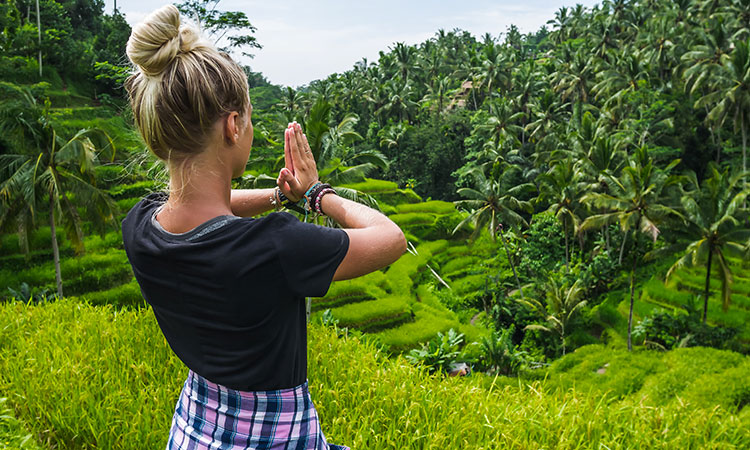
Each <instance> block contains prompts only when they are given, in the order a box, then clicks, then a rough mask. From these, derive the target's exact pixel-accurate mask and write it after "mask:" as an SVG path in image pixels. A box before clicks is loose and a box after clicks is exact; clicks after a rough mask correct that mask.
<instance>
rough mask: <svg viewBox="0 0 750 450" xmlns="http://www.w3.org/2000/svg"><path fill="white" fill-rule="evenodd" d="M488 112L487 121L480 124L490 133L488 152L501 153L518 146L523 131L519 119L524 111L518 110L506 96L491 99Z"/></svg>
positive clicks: (486, 147) (486, 145)
mask: <svg viewBox="0 0 750 450" xmlns="http://www.w3.org/2000/svg"><path fill="white" fill-rule="evenodd" d="M488 113H489V116H488V118H487V121H486V122H485V123H483V124H481V125H479V128H480V129H481V130H484V131H486V132H488V134H489V139H488V140H487V142H486V143H485V149H486V150H489V152H488V153H489V154H498V155H501V154H502V153H503V150H505V149H508V148H509V147H516V146H518V145H519V144H520V143H521V141H520V140H519V139H518V136H519V135H520V134H521V133H522V132H523V129H522V128H521V127H520V126H519V125H518V121H519V120H521V118H523V113H522V112H520V111H516V108H515V106H514V105H513V102H512V101H511V100H509V99H507V98H504V97H503V98H499V99H496V100H494V99H493V100H491V101H489V102H488Z"/></svg>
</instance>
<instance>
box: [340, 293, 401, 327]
mask: <svg viewBox="0 0 750 450" xmlns="http://www.w3.org/2000/svg"><path fill="white" fill-rule="evenodd" d="M331 315H332V316H333V317H335V318H336V320H337V321H338V323H339V325H340V326H342V327H348V328H349V327H350V328H356V329H358V330H361V331H368V332H375V331H378V330H381V329H384V328H390V327H393V326H396V325H398V324H400V323H403V322H405V321H407V320H409V319H411V316H412V314H411V311H410V310H409V304H408V302H407V301H406V300H405V299H403V298H399V297H385V298H380V299H377V300H370V301H363V302H358V303H350V304H347V305H344V306H339V307H337V308H333V309H331Z"/></svg>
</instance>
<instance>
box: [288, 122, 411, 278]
mask: <svg viewBox="0 0 750 450" xmlns="http://www.w3.org/2000/svg"><path fill="white" fill-rule="evenodd" d="M284 137H285V145H284V150H285V158H286V167H285V168H284V169H282V170H281V172H280V173H279V178H278V180H277V183H278V185H279V188H280V189H281V191H282V192H283V193H284V195H286V196H287V197H289V198H290V199H292V200H295V201H296V200H298V199H299V198H301V197H302V195H303V194H304V193H305V192H306V191H307V189H308V188H309V187H310V186H312V185H313V184H315V182H317V181H318V170H317V166H316V164H315V159H314V158H313V156H312V152H311V151H310V146H309V144H308V143H307V138H306V137H305V135H304V134H303V133H302V129H301V128H300V126H299V125H298V124H296V123H295V124H290V126H289V128H287V130H286V133H285V136H284ZM320 209H321V210H322V211H323V213H324V214H325V215H327V216H329V217H330V218H332V219H333V220H335V221H336V222H337V223H338V224H339V225H341V226H342V227H344V231H345V232H346V234H347V235H348V236H349V250H348V251H347V253H346V256H344V259H343V261H341V264H340V265H339V267H338V269H337V270H336V273H335V274H334V276H333V279H334V280H345V279H349V278H354V277H358V276H361V275H365V274H367V273H370V272H374V271H376V270H378V269H380V268H382V267H385V266H387V265H388V264H390V263H392V262H394V261H396V260H397V259H398V258H399V257H400V256H401V255H402V254H404V252H405V251H406V239H405V238H404V233H403V232H402V231H401V229H400V228H399V227H398V225H396V224H395V223H393V221H391V220H390V219H389V218H387V217H386V216H384V215H383V214H381V213H380V212H378V211H375V210H374V209H371V208H368V207H366V206H364V205H362V204H359V203H356V202H353V201H350V200H346V199H344V198H341V197H339V196H337V195H333V194H328V195H324V196H323V198H322V199H321V204H320Z"/></svg>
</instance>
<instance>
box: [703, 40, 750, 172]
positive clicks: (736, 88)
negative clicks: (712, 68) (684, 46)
mask: <svg viewBox="0 0 750 450" xmlns="http://www.w3.org/2000/svg"><path fill="white" fill-rule="evenodd" d="M711 84H712V88H713V92H711V93H709V94H706V95H704V96H703V97H701V98H700V99H698V101H696V103H695V105H696V107H701V106H703V105H713V107H712V108H711V111H710V112H709V113H708V117H707V118H706V119H707V120H708V121H710V122H714V123H717V124H719V126H721V124H723V123H724V121H725V120H726V118H727V117H732V122H733V125H734V130H735V132H737V131H739V132H740V136H741V139H742V171H743V172H746V171H747V128H748V126H750V40H748V41H747V42H737V43H736V46H735V48H734V50H733V51H732V53H731V54H729V55H724V56H723V57H722V65H721V70H719V71H717V73H716V76H715V78H714V80H712V83H711ZM745 183H747V181H745Z"/></svg>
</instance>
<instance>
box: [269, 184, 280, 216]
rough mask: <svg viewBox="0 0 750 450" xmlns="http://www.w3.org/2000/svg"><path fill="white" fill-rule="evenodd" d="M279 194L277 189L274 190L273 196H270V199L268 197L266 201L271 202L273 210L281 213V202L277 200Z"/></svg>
mask: <svg viewBox="0 0 750 450" xmlns="http://www.w3.org/2000/svg"><path fill="white" fill-rule="evenodd" d="M279 192H280V190H279V188H276V189H275V190H274V191H273V194H271V197H269V199H268V200H270V201H271V207H272V208H273V209H275V210H276V211H281V207H282V204H281V201H280V200H278V197H279V195H278V194H279Z"/></svg>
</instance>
